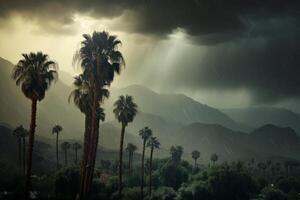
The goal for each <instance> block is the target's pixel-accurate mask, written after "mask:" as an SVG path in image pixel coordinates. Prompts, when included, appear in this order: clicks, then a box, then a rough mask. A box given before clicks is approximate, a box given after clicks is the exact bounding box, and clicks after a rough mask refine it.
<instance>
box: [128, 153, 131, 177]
mask: <svg viewBox="0 0 300 200" xmlns="http://www.w3.org/2000/svg"><path fill="white" fill-rule="evenodd" d="M130 160H131V151H128V172H129V173H128V174H130V173H131V163H130Z"/></svg>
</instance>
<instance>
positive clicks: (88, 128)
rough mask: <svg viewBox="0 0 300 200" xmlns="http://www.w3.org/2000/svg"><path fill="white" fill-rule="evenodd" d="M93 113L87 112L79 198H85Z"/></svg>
mask: <svg viewBox="0 0 300 200" xmlns="http://www.w3.org/2000/svg"><path fill="white" fill-rule="evenodd" d="M90 123H91V114H90V112H87V113H85V131H84V144H83V154H82V159H81V167H80V188H79V199H80V200H83V199H85V193H84V188H85V176H86V173H87V170H86V169H87V158H88V150H89V138H90V133H91V124H90Z"/></svg>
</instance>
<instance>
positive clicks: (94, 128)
mask: <svg viewBox="0 0 300 200" xmlns="http://www.w3.org/2000/svg"><path fill="white" fill-rule="evenodd" d="M98 107H99V102H98V92H97V90H96V89H95V88H94V89H93V101H92V111H91V132H90V137H89V141H88V145H89V149H88V152H87V154H88V155H87V168H86V174H85V177H84V189H83V190H84V194H85V198H88V195H89V190H90V186H91V184H92V178H93V172H94V168H93V160H94V159H95V158H94V155H95V150H94V149H95V147H96V146H97V144H95V143H96V138H97V132H98V131H97V128H98V126H99V122H98V120H97V108H98Z"/></svg>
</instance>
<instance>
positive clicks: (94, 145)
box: [86, 119, 100, 194]
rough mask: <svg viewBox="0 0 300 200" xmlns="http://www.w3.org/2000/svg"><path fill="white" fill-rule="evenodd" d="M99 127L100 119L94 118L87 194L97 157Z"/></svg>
mask: <svg viewBox="0 0 300 200" xmlns="http://www.w3.org/2000/svg"><path fill="white" fill-rule="evenodd" d="M99 127H100V120H99V119H96V128H95V134H94V136H93V137H92V140H91V143H92V147H91V169H90V173H89V176H88V178H87V181H88V183H87V186H88V187H87V189H86V191H87V194H88V193H89V191H90V188H91V186H92V183H93V176H94V169H95V163H96V157H97V149H98V142H99Z"/></svg>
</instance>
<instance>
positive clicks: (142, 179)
mask: <svg viewBox="0 0 300 200" xmlns="http://www.w3.org/2000/svg"><path fill="white" fill-rule="evenodd" d="M145 146H146V140H144V141H143V153H142V166H141V169H142V177H141V199H144V159H145Z"/></svg>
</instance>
